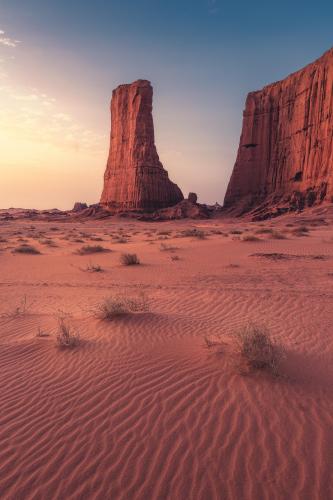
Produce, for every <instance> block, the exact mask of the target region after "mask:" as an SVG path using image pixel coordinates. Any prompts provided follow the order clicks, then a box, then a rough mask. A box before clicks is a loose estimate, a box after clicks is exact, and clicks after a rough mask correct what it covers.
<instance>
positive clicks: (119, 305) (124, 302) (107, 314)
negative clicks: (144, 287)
mask: <svg viewBox="0 0 333 500" xmlns="http://www.w3.org/2000/svg"><path fill="white" fill-rule="evenodd" d="M147 311H149V304H148V301H147V298H146V296H145V294H144V293H141V294H139V295H138V296H137V297H126V296H125V295H113V296H110V297H106V298H104V300H103V302H102V303H101V304H99V305H98V306H97V310H96V315H97V317H98V318H100V319H103V320H107V321H112V320H113V319H115V318H117V317H119V316H124V315H127V314H133V313H138V312H147Z"/></svg>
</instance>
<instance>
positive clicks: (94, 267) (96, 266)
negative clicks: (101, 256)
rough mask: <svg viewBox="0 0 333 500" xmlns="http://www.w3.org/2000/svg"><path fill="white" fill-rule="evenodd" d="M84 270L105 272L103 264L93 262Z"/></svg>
mask: <svg viewBox="0 0 333 500" xmlns="http://www.w3.org/2000/svg"><path fill="white" fill-rule="evenodd" d="M83 271H87V272H88V273H101V272H103V269H102V266H100V265H99V264H92V263H91V262H90V263H89V264H88V265H87V266H86V268H85V269H83Z"/></svg>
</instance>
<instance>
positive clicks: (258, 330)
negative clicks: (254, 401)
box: [236, 323, 283, 375]
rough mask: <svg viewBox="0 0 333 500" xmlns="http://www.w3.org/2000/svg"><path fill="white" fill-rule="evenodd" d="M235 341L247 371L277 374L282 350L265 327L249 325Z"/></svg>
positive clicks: (237, 335) (238, 334) (239, 333)
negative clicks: (263, 371) (264, 371)
mask: <svg viewBox="0 0 333 500" xmlns="http://www.w3.org/2000/svg"><path fill="white" fill-rule="evenodd" d="M236 339H237V344H238V349H239V353H240V355H241V357H242V359H243V360H244V362H245V363H246V365H247V366H248V368H249V369H252V370H266V371H269V372H270V373H272V374H273V375H278V374H279V365H280V361H281V359H282V357H283V350H282V348H281V346H279V345H277V344H276V343H275V342H274V341H273V339H272V338H271V335H270V333H269V331H268V330H267V329H266V328H265V327H263V326H260V325H256V324H253V323H249V324H248V325H246V326H245V327H244V328H242V329H241V330H240V331H239V332H238V333H237V334H236Z"/></svg>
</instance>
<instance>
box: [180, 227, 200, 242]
mask: <svg viewBox="0 0 333 500" xmlns="http://www.w3.org/2000/svg"><path fill="white" fill-rule="evenodd" d="M181 236H183V237H185V238H186V237H189V236H191V237H193V238H198V240H204V239H206V234H205V233H204V231H202V230H201V229H197V228H196V227H195V228H193V229H185V230H184V231H182V233H181Z"/></svg>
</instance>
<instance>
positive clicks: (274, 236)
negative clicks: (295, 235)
mask: <svg viewBox="0 0 333 500" xmlns="http://www.w3.org/2000/svg"><path fill="white" fill-rule="evenodd" d="M270 238H272V239H273V240H285V239H286V236H285V235H284V234H283V233H280V232H279V231H272V232H271V234H270Z"/></svg>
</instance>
